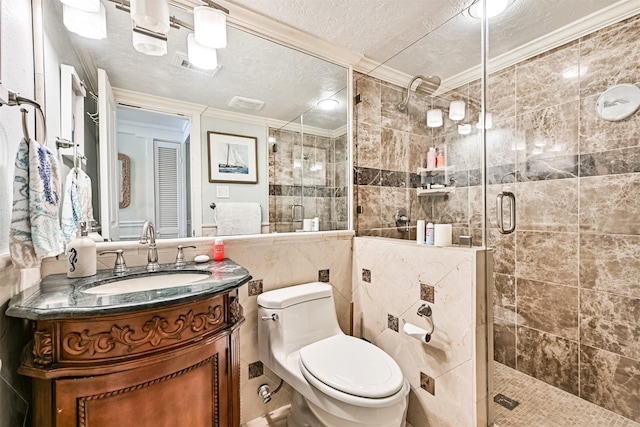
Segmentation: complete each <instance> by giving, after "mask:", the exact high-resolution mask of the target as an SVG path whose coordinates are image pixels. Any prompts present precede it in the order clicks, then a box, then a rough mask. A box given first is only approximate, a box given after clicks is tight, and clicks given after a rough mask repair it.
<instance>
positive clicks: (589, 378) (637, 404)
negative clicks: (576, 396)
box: [580, 345, 640, 422]
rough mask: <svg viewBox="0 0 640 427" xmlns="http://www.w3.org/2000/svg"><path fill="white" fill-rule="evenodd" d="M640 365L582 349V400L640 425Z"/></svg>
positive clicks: (619, 357)
mask: <svg viewBox="0 0 640 427" xmlns="http://www.w3.org/2000/svg"><path fill="white" fill-rule="evenodd" d="M638 372H640V362H638V361H637V360H631V359H629V358H626V357H622V356H619V355H617V354H613V353H609V352H607V351H604V350H600V349H596V348H592V347H589V346H586V345H582V346H580V397H582V398H583V399H587V400H588V401H590V402H592V403H595V404H596V405H599V406H602V407H604V408H607V409H609V410H611V411H614V412H616V413H618V414H622V415H624V416H625V417H627V418H629V419H631V420H634V421H636V422H640V376H639V375H638Z"/></svg>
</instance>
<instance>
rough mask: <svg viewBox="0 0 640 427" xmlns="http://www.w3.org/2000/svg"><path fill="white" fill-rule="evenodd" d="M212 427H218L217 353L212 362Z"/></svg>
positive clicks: (218, 381)
mask: <svg viewBox="0 0 640 427" xmlns="http://www.w3.org/2000/svg"><path fill="white" fill-rule="evenodd" d="M213 371H214V372H215V375H214V378H212V380H213V427H220V376H219V375H218V353H216V355H215V359H214V360H213Z"/></svg>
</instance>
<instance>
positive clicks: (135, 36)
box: [131, 28, 167, 56]
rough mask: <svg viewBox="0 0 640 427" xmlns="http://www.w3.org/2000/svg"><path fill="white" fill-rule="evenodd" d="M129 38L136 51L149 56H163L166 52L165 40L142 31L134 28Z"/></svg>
mask: <svg viewBox="0 0 640 427" xmlns="http://www.w3.org/2000/svg"><path fill="white" fill-rule="evenodd" d="M131 39H132V40H133V47H134V49H135V50H137V51H138V52H141V53H144V54H145V55H149V56H163V55H166V54H167V40H166V39H161V38H157V37H154V36H153V35H150V34H149V33H147V32H144V31H136V29H135V28H134V30H133V33H132V36H131Z"/></svg>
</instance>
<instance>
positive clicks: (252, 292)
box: [247, 280, 262, 297]
mask: <svg viewBox="0 0 640 427" xmlns="http://www.w3.org/2000/svg"><path fill="white" fill-rule="evenodd" d="M247 288H248V290H249V296H250V297H254V296H257V295H260V294H261V293H262V280H251V281H249V283H247Z"/></svg>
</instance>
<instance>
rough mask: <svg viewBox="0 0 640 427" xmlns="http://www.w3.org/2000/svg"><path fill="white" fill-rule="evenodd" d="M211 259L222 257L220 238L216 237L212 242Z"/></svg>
mask: <svg viewBox="0 0 640 427" xmlns="http://www.w3.org/2000/svg"><path fill="white" fill-rule="evenodd" d="M213 259H214V260H215V261H222V260H223V259H224V242H223V241H222V239H219V238H218V239H216V242H215V243H214V244H213Z"/></svg>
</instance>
